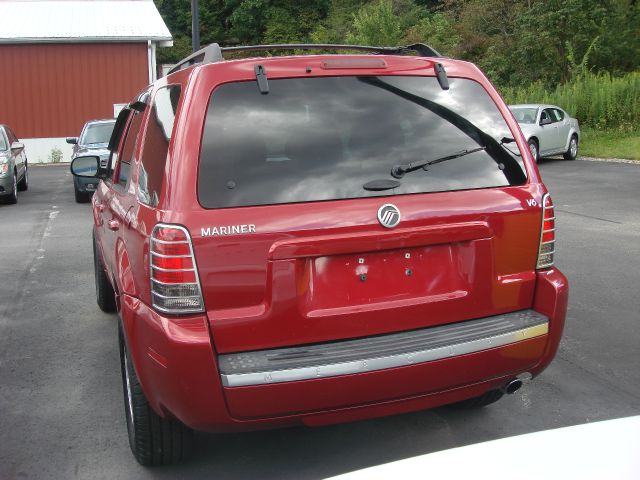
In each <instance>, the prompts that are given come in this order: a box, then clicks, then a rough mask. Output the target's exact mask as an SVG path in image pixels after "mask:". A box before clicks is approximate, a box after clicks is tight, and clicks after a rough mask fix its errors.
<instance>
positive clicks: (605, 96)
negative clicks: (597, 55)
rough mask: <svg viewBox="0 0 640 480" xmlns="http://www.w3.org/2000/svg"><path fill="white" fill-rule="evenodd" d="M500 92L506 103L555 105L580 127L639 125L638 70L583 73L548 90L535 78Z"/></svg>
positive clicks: (627, 129)
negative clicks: (620, 73) (614, 74)
mask: <svg viewBox="0 0 640 480" xmlns="http://www.w3.org/2000/svg"><path fill="white" fill-rule="evenodd" d="M502 94H503V97H504V99H505V101H506V102H507V103H508V104H516V103H550V104H553V105H558V106H560V107H562V108H564V109H565V110H566V111H567V112H568V113H569V114H570V115H572V116H575V117H576V118H577V119H578V120H579V121H580V125H581V126H583V127H591V128H595V129H599V130H617V131H621V132H630V131H636V130H638V125H640V72H633V73H629V74H627V75H625V76H623V77H612V76H611V75H609V74H608V73H602V74H599V75H595V74H592V73H586V74H584V75H581V76H579V77H577V78H575V79H573V80H572V81H570V82H567V83H565V84H563V85H558V86H557V87H556V88H555V89H554V90H551V91H549V90H547V89H546V88H545V87H544V86H543V85H542V83H540V82H538V83H533V84H531V85H529V86H527V87H515V88H505V89H503V90H502Z"/></svg>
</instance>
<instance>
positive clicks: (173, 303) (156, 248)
mask: <svg viewBox="0 0 640 480" xmlns="http://www.w3.org/2000/svg"><path fill="white" fill-rule="evenodd" d="M150 243H151V245H150V251H151V261H150V264H151V265H150V269H151V303H152V305H153V307H154V308H155V309H156V310H158V311H160V312H163V313H171V314H176V315H179V314H183V313H199V312H202V311H204V301H203V299H202V290H201V288H200V279H199V278H198V270H197V268H196V259H195V257H194V255H193V245H192V244H191V237H190V236H189V232H188V230H187V229H186V228H184V227H181V226H180V225H164V224H158V225H156V226H155V227H154V229H153V232H152V234H151V240H150Z"/></svg>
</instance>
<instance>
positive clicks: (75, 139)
mask: <svg viewBox="0 0 640 480" xmlns="http://www.w3.org/2000/svg"><path fill="white" fill-rule="evenodd" d="M67 143H68V144H70V145H77V144H78V137H67Z"/></svg>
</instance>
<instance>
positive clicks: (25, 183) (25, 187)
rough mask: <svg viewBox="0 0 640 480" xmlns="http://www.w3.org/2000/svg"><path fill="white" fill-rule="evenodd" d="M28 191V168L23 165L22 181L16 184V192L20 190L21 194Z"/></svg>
mask: <svg viewBox="0 0 640 480" xmlns="http://www.w3.org/2000/svg"><path fill="white" fill-rule="evenodd" d="M28 189H29V167H27V164H26V163H25V164H24V176H23V177H22V180H20V181H19V182H18V190H20V191H21V192H24V191H26V190H28Z"/></svg>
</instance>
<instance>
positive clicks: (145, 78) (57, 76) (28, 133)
mask: <svg viewBox="0 0 640 480" xmlns="http://www.w3.org/2000/svg"><path fill="white" fill-rule="evenodd" d="M0 65H5V66H7V67H10V70H9V72H10V74H5V75H3V77H2V86H1V87H0V105H2V112H1V113H0V123H6V124H8V125H11V126H12V127H13V128H14V129H15V131H16V132H17V134H18V135H19V136H20V137H21V138H49V137H66V136H76V135H78V133H79V132H80V131H81V130H82V126H83V125H84V124H85V122H86V121H87V120H91V119H94V118H111V117H113V104H114V103H128V102H130V101H131V99H132V98H133V96H134V95H135V94H136V93H137V92H138V90H140V89H141V88H142V87H144V86H145V85H146V84H147V83H148V82H149V71H148V61H147V44H146V42H140V43H66V44H65V43H51V44H42V43H38V44H16V45H6V44H3V45H0Z"/></svg>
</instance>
